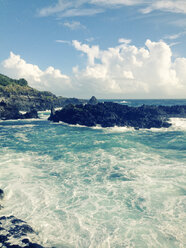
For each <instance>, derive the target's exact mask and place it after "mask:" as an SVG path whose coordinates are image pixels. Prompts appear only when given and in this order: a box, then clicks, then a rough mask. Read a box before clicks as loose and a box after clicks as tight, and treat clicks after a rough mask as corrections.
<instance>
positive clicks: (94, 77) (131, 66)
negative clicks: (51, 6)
mask: <svg viewBox="0 0 186 248" xmlns="http://www.w3.org/2000/svg"><path fill="white" fill-rule="evenodd" d="M74 47H75V48H76V49H77V50H79V51H81V52H84V53H85V54H87V56H88V64H87V67H86V68H85V69H83V70H78V68H77V67H76V68H75V70H74V75H75V78H76V80H77V81H78V82H81V85H83V87H84V90H85V91H86V92H87V93H89V94H90V95H91V94H92V93H94V94H95V95H98V96H100V97H112V98H113V97H121V98H124V97H142V98H143V97H145V98H150V97H152V98H159V97H165V98H166V97H173V98H174V97H184V95H185V92H186V73H185V71H186V70H185V69H186V67H185V66H186V59H185V58H177V59H176V60H175V61H172V51H171V48H170V46H169V45H167V44H166V43H165V42H163V41H159V42H152V41H150V40H147V41H146V43H145V47H143V48H137V47H136V46H133V45H129V44H127V43H126V42H125V43H121V44H119V45H118V46H116V47H113V48H109V49H107V50H103V51H102V50H100V49H99V47H97V48H96V52H95V51H94V49H93V47H89V46H88V45H84V44H81V43H79V42H78V41H76V42H75V44H74ZM90 58H91V59H90ZM96 58H97V59H99V60H97V61H98V62H97V63H95V59H96Z"/></svg>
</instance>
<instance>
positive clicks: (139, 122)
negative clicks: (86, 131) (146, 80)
mask: <svg viewBox="0 0 186 248" xmlns="http://www.w3.org/2000/svg"><path fill="white" fill-rule="evenodd" d="M170 117H186V105H183V106H147V105H142V106H140V107H129V106H127V105H121V104H118V103H113V102H105V103H97V104H95V105H91V104H86V105H76V106H75V105H72V104H71V105H68V106H66V107H64V108H63V109H61V110H59V111H56V112H55V113H54V112H52V113H51V115H50V117H49V120H52V121H54V122H59V121H63V122H66V123H68V124H79V125H85V126H96V125H101V126H102V127H113V126H129V127H134V128H136V129H139V128H148V129H149V128H161V127H166V128H167V127H169V126H171V124H170V123H169V122H168V119H169V118H170Z"/></svg>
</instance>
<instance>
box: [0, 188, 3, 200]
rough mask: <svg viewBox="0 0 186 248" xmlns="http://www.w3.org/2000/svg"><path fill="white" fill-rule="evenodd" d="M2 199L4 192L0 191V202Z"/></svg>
mask: <svg viewBox="0 0 186 248" xmlns="http://www.w3.org/2000/svg"><path fill="white" fill-rule="evenodd" d="M3 198H4V191H3V190H2V189H0V200H2V199H3Z"/></svg>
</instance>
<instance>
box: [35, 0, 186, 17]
mask: <svg viewBox="0 0 186 248" xmlns="http://www.w3.org/2000/svg"><path fill="white" fill-rule="evenodd" d="M134 5H137V6H138V7H139V8H141V10H140V11H141V13H143V14H148V13H150V12H152V11H154V10H160V11H167V12H173V13H182V14H186V1H185V0H150V1H148V0H58V1H57V3H56V4H54V5H51V6H48V7H44V8H42V9H41V10H40V11H39V16H42V17H44V16H49V15H55V14H57V16H58V17H59V18H63V17H72V16H89V15H90V16H91V15H96V14H99V13H102V12H104V11H106V10H107V9H108V8H118V7H123V6H134Z"/></svg>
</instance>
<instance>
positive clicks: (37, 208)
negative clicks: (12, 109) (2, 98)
mask: <svg viewBox="0 0 186 248" xmlns="http://www.w3.org/2000/svg"><path fill="white" fill-rule="evenodd" d="M114 101H115V102H120V103H121V104H128V105H130V106H139V105H141V104H162V105H176V104H184V105H186V100H114ZM49 114H50V112H49V111H45V112H40V113H39V115H40V119H38V120H33V119H31V120H16V121H14V120H10V121H1V122H0V140H1V142H0V146H1V149H0V188H1V189H3V190H4V192H5V199H4V200H3V203H2V205H3V206H4V208H3V209H2V210H1V211H0V215H14V216H16V217H17V218H21V219H22V220H25V221H26V222H27V223H28V224H30V225H31V226H32V227H33V228H34V230H35V231H36V232H37V233H38V237H39V239H40V242H41V244H42V245H43V246H45V247H55V248H161V247H162V248H184V247H186V119H183V118H172V119H171V120H170V121H171V122H172V126H171V127H169V128H162V129H155V128H154V129H150V130H147V129H141V130H134V129H133V128H127V127H113V128H101V127H94V128H88V127H83V126H78V125H77V126H73V125H67V124H64V123H53V122H49V121H48V120H47V117H48V116H49Z"/></svg>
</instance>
